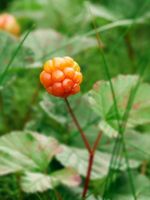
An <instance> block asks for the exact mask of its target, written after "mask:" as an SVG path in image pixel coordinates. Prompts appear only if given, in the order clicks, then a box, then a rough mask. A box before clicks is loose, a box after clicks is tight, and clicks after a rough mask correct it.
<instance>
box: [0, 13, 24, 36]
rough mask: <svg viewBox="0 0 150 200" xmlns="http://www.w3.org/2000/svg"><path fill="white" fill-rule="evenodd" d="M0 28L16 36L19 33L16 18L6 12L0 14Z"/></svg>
mask: <svg viewBox="0 0 150 200" xmlns="http://www.w3.org/2000/svg"><path fill="white" fill-rule="evenodd" d="M0 30H3V31H6V32H9V33H11V34H13V35H14V36H16V37H18V36H19V35H20V26H19V24H18V22H17V21H16V18H15V17H14V16H13V15H10V14H7V13H4V14H1V15H0Z"/></svg>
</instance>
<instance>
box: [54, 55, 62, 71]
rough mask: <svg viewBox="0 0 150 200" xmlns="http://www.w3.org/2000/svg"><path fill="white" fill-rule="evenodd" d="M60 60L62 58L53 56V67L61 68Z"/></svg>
mask: <svg viewBox="0 0 150 200" xmlns="http://www.w3.org/2000/svg"><path fill="white" fill-rule="evenodd" d="M62 61H63V59H62V58H60V57H56V58H53V65H54V66H55V68H58V69H61V63H62Z"/></svg>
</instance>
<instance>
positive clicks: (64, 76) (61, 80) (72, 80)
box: [40, 57, 82, 98]
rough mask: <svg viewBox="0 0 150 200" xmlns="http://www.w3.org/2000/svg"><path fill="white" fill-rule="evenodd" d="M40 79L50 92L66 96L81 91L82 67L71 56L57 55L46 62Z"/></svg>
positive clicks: (58, 95)
mask: <svg viewBox="0 0 150 200" xmlns="http://www.w3.org/2000/svg"><path fill="white" fill-rule="evenodd" d="M40 81H41V83H42V84H43V86H44V87H45V88H46V90H47V92H48V93H49V94H52V95H54V96H57V97H62V98H66V97H68V96H70V95H73V94H76V93H78V92H80V84H81V82H82V74H81V72H80V67H79V65H78V63H76V62H75V61H74V60H73V59H72V58H70V57H63V58H60V57H56V58H53V59H52V60H48V61H47V62H46V63H45V64H44V69H43V71H42V72H41V74H40Z"/></svg>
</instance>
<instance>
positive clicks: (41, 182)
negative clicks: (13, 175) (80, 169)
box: [21, 168, 81, 193]
mask: <svg viewBox="0 0 150 200" xmlns="http://www.w3.org/2000/svg"><path fill="white" fill-rule="evenodd" d="M80 183H81V179H80V176H79V175H78V174H77V172H76V171H74V170H73V169H72V168H66V169H62V170H59V171H56V172H54V173H52V174H50V175H46V174H42V173H36V172H34V173H33V172H26V173H25V174H24V175H23V176H22V177H21V187H22V189H23V191H24V192H28V193H33V192H43V191H45V190H47V189H53V188H54V187H56V186H57V185H59V184H63V185H66V186H69V187H75V186H78V185H79V184H80Z"/></svg>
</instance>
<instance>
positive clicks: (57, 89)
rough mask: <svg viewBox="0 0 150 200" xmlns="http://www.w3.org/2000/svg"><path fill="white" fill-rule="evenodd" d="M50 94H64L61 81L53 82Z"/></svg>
mask: <svg viewBox="0 0 150 200" xmlns="http://www.w3.org/2000/svg"><path fill="white" fill-rule="evenodd" d="M52 94H53V95H54V96H62V95H64V89H63V86H62V83H54V84H53V86H52Z"/></svg>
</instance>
